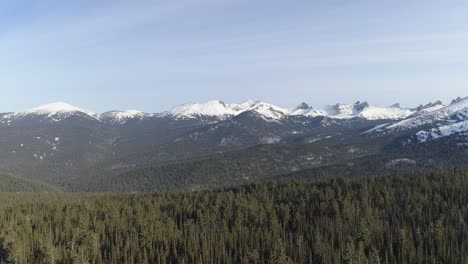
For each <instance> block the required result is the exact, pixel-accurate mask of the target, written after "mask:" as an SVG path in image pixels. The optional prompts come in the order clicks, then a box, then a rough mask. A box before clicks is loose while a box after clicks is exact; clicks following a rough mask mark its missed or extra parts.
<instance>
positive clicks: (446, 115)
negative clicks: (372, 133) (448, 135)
mask: <svg viewBox="0 0 468 264" xmlns="http://www.w3.org/2000/svg"><path fill="white" fill-rule="evenodd" d="M453 115H456V116H457V117H458V118H459V119H464V118H467V117H468V97H465V98H463V99H460V100H459V101H457V102H454V103H452V104H450V105H448V106H445V107H442V108H439V109H437V110H434V111H431V112H424V113H422V114H419V115H416V116H414V117H411V118H408V119H405V120H402V121H400V122H397V123H395V124H392V125H390V126H388V127H386V129H390V130H392V129H393V130H394V129H397V130H398V129H411V128H415V127H418V126H422V125H427V124H433V123H436V122H456V121H458V120H450V117H451V116H453Z"/></svg>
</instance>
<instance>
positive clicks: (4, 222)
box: [0, 170, 468, 263]
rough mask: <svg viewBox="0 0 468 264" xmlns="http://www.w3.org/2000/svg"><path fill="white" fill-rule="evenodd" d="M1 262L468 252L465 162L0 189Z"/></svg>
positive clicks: (276, 259)
mask: <svg viewBox="0 0 468 264" xmlns="http://www.w3.org/2000/svg"><path fill="white" fill-rule="evenodd" d="M0 199H1V200H2V203H0V262H1V263H366V262H367V263H467V261H468V206H467V204H468V171H462V170H439V171H437V172H431V173H414V174H402V175H394V176H389V177H375V178H370V177H363V178H358V179H343V178H336V179H332V180H328V181H319V182H314V181H300V180H292V181H283V182H268V183H262V184H253V185H246V186H242V187H233V188H226V189H220V190H211V191H197V192H175V193H155V194H119V195H117V194H73V193H68V194H65V193H62V194H41V193H38V194H24V193H23V194H19V193H18V194H15V193H13V194H12V193H10V194H5V193H3V194H0Z"/></svg>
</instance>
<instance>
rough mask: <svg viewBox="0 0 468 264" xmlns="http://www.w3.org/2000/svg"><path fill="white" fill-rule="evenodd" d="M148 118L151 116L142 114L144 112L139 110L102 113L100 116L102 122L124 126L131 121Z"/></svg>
mask: <svg viewBox="0 0 468 264" xmlns="http://www.w3.org/2000/svg"><path fill="white" fill-rule="evenodd" d="M146 116H149V114H147V113H145V112H142V111H138V110H125V111H119V110H114V111H109V112H105V113H102V114H101V115H100V119H101V120H102V121H107V122H110V123H112V124H124V123H126V122H127V121H129V120H132V119H141V118H144V117H146Z"/></svg>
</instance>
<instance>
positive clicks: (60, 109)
mask: <svg viewBox="0 0 468 264" xmlns="http://www.w3.org/2000/svg"><path fill="white" fill-rule="evenodd" d="M73 112H81V113H84V114H87V115H89V116H91V117H95V116H97V113H95V112H92V111H89V110H86V109H83V108H78V107H75V106H73V105H70V104H67V103H64V102H57V103H51V104H45V105H41V106H38V107H35V108H31V109H28V110H26V111H23V112H19V113H16V114H17V115H26V114H39V115H49V116H52V115H55V114H58V113H73Z"/></svg>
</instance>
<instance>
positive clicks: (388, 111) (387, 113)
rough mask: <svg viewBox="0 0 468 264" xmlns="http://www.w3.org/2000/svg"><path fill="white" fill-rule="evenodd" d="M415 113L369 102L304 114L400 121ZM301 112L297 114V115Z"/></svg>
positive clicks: (330, 107) (333, 106)
mask: <svg viewBox="0 0 468 264" xmlns="http://www.w3.org/2000/svg"><path fill="white" fill-rule="evenodd" d="M413 112H414V111H411V110H410V109H405V108H401V107H400V105H399V104H398V105H397V104H395V105H392V106H389V107H379V106H374V105H371V104H369V103H368V102H360V101H357V102H356V103H354V104H335V105H331V106H326V107H325V109H323V110H314V109H310V110H309V111H307V112H304V113H302V114H303V115H306V116H311V117H314V116H327V117H330V118H335V119H350V118H363V119H368V120H381V119H388V120H399V119H403V118H406V117H407V116H409V115H411V114H412V113H413ZM297 113H299V112H296V114H297Z"/></svg>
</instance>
